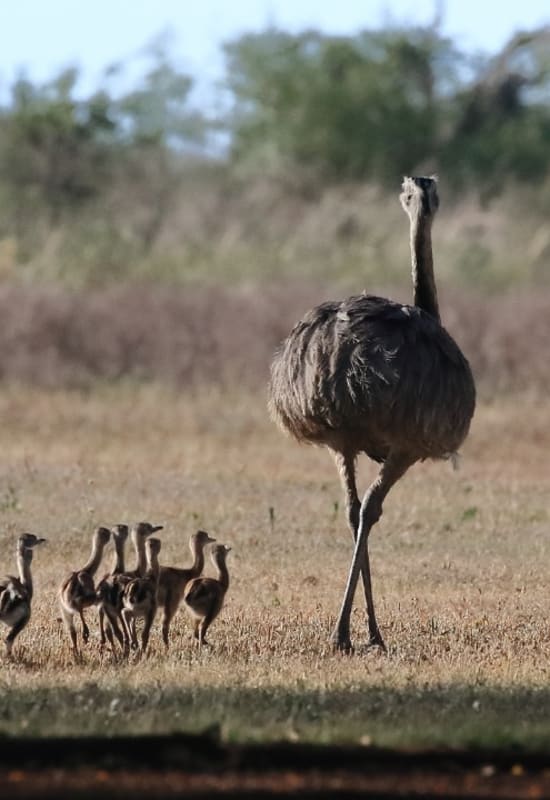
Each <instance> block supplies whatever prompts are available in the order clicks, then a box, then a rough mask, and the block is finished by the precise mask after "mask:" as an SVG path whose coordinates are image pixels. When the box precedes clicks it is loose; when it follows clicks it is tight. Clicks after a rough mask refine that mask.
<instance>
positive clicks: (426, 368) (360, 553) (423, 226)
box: [269, 177, 475, 652]
mask: <svg viewBox="0 0 550 800" xmlns="http://www.w3.org/2000/svg"><path fill="white" fill-rule="evenodd" d="M400 201H401V205H402V207H403V209H404V210H405V212H406V214H407V215H408V217H409V220H410V242H411V256H412V279H413V289H414V300H413V305H405V304H403V303H397V302H393V301H391V300H388V299H386V298H382V297H376V296H373V295H368V294H366V293H363V294H360V295H356V296H353V297H349V298H348V299H346V300H343V301H336V302H327V303H323V304H322V305H320V306H317V307H316V308H314V309H313V310H312V311H310V312H309V313H308V314H307V315H306V316H305V317H304V318H303V319H302V320H301V322H299V323H298V324H297V325H296V326H295V327H294V329H293V330H292V331H291V333H290V335H289V336H288V338H287V339H286V341H285V342H284V343H283V344H282V346H281V347H280V349H279V350H278V352H277V353H276V355H275V357H274V360H273V363H272V368H271V381H270V390H269V391H270V399H269V406H270V410H271V414H272V416H273V417H274V419H275V420H276V421H277V422H278V423H279V425H280V426H281V427H282V428H283V429H284V430H285V431H287V432H289V433H290V434H291V435H293V436H294V437H295V438H296V439H298V440H299V441H302V442H312V443H315V444H320V445H325V446H326V447H328V448H329V449H330V450H332V452H333V454H334V456H335V459H336V464H337V467H338V470H339V472H340V476H341V480H342V484H343V488H344V492H345V497H346V509H347V519H348V524H349V527H350V528H351V532H352V534H353V537H354V540H355V548H354V552H353V558H352V561H351V566H350V570H349V574H348V580H347V584H346V589H345V592H344V596H343V600H342V605H341V608H340V612H339V614H338V618H337V622H336V627H335V630H334V633H333V643H334V645H335V647H336V648H337V649H339V650H342V651H347V652H349V651H351V649H352V644H351V639H350V615H351V609H352V604H353V598H354V594H355V590H356V586H357V582H358V579H359V575H361V576H362V580H363V585H364V591H365V600H366V607H367V617H368V628H369V634H370V639H369V644H370V645H378V646H380V647H381V648H383V649H385V645H384V641H383V638H382V636H381V634H380V631H379V628H378V623H377V620H376V615H375V610H374V600H373V592H372V585H371V577H370V564H369V553H368V537H369V534H370V531H371V529H372V527H373V525H374V524H375V523H376V522H377V521H378V520H379V518H380V516H381V514H382V503H383V501H384V498H385V497H386V495H387V494H388V492H389V490H390V489H391V487H392V486H393V485H394V484H395V483H396V482H397V481H398V480H399V479H400V478H401V477H402V476H403V475H404V474H405V472H406V471H407V470H408V469H409V467H411V466H412V465H413V464H414V463H415V462H417V461H422V460H424V459H426V458H435V459H440V458H447V457H449V456H451V455H453V454H454V453H456V451H457V450H458V448H459V447H460V446H461V444H462V442H463V441H464V439H465V437H466V435H467V433H468V430H469V427H470V421H471V419H472V416H473V413H474V407H475V386H474V380H473V377H472V372H471V370H470V367H469V364H468V362H467V360H466V358H465V357H464V356H463V354H462V352H461V351H460V349H459V347H458V345H457V344H456V343H455V342H454V340H453V339H452V338H451V336H450V335H449V334H448V333H447V331H446V330H445V328H444V327H443V326H442V324H441V320H440V315H439V305H438V300H437V292H436V285H435V278H434V270H433V256H432V239H431V230H432V222H433V219H434V217H435V214H436V211H437V209H438V206H439V197H438V193H437V185H436V180H435V178H425V177H412V178H410V177H407V178H405V179H404V180H403V185H402V191H401V195H400ZM361 453H366V454H367V455H368V456H369V457H370V458H371V459H373V460H374V461H377V462H378V463H379V464H381V467H380V471H379V473H378V476H377V478H376V479H375V480H374V481H373V483H372V484H371V485H370V486H369V488H368V489H367V491H366V493H365V494H364V495H363V499H362V501H360V500H359V495H358V492H357V486H356V479H355V462H356V459H357V457H358V456H359V455H360V454H361Z"/></svg>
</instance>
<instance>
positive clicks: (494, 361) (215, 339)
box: [0, 268, 550, 399]
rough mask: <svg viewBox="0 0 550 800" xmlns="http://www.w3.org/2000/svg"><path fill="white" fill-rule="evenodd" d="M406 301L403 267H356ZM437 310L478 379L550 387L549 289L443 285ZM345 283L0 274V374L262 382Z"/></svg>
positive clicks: (497, 385)
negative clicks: (9, 278)
mask: <svg viewBox="0 0 550 800" xmlns="http://www.w3.org/2000/svg"><path fill="white" fill-rule="evenodd" d="M362 286H366V287H367V288H368V290H369V291H370V292H371V293H373V294H374V293H379V294H383V295H386V296H390V297H393V298H394V299H396V300H399V301H402V302H410V300H411V289H410V277H409V274H408V268H407V269H403V270H402V276H401V283H400V285H396V286H394V287H393V288H388V287H387V286H386V287H382V286H378V285H376V284H374V285H373V284H368V283H366V282H365V281H364V280H363V278H362V277H360V278H357V279H356V282H355V285H354V287H353V288H352V287H351V286H350V287H348V288H347V292H348V293H357V291H360V290H361V287H362ZM440 294H441V301H442V314H443V318H444V320H445V324H446V326H447V327H448V329H449V331H450V333H451V334H452V335H453V336H454V337H455V338H456V340H457V341H458V342H459V344H460V345H461V346H462V348H463V349H464V352H465V353H467V354H468V358H469V359H470V362H471V364H472V368H473V370H474V373H475V375H476V381H477V385H478V391H480V392H481V394H482V396H484V397H485V398H487V399H490V398H494V397H495V396H497V395H500V394H501V393H502V392H507V393H509V392H513V391H518V390H520V391H524V390H525V389H526V387H529V389H530V391H533V392H539V393H544V392H546V393H547V392H549V391H550V370H549V369H548V364H547V361H548V357H547V349H548V341H550V290H549V289H545V288H544V286H539V287H538V288H537V289H525V288H524V289H523V290H521V291H514V292H508V293H504V294H496V295H491V294H484V293H482V294H481V295H480V294H479V293H476V292H474V291H473V290H471V289H470V290H468V291H465V290H458V289H454V290H451V289H450V288H449V287H445V286H443V287H441V290H440ZM345 295H346V290H345V289H343V287H342V286H335V285H327V284H323V285H322V284H310V283H307V282H306V281H304V280H303V279H300V278H298V279H297V280H295V281H293V282H292V283H290V282H289V283H288V284H286V285H284V284H281V283H278V284H276V285H275V284H273V285H267V286H263V287H260V286H259V285H258V284H255V285H254V284H251V285H244V286H243V285H240V286H236V287H217V288H216V287H198V286H197V287H193V288H187V289H184V288H181V287H180V288H177V287H171V288H168V287H162V286H150V285H132V284H129V285H128V284H125V285H120V286H112V287H110V288H105V289H102V290H95V291H89V292H85V291H80V292H70V291H68V290H67V289H66V288H65V289H64V288H61V287H59V286H57V287H47V288H46V287H42V288H38V287H23V286H20V285H13V284H4V285H0V318H1V319H2V326H1V327H0V379H2V380H3V381H8V382H13V381H17V382H23V383H25V384H31V385H36V386H40V387H43V388H58V387H72V388H81V389H82V388H88V389H89V388H93V387H94V386H95V385H96V383H97V382H98V381H101V382H109V381H113V380H120V379H121V378H129V379H131V380H133V381H142V382H143V381H161V382H164V383H167V384H171V385H172V386H177V387H185V388H189V387H190V386H195V387H196V386H200V385H203V384H204V383H205V382H207V383H208V384H210V385H212V384H213V385H217V386H218V387H220V386H227V385H230V384H234V383H235V382H236V381H237V382H239V383H240V384H243V383H244V384H246V385H247V386H248V387H249V388H255V389H259V388H260V387H262V386H264V385H265V382H266V379H267V370H268V365H269V362H270V359H271V355H272V353H273V351H274V349H275V347H276V346H277V345H278V343H279V342H280V341H281V340H282V339H283V338H284V336H286V334H287V333H288V331H289V330H290V328H291V326H292V325H293V324H294V323H295V321H296V320H297V319H299V318H300V317H301V315H302V314H303V313H304V311H305V310H306V309H307V308H309V307H311V306H312V305H314V304H316V303H318V302H321V301H322V300H325V299H327V298H331V297H332V298H338V297H342V296H345Z"/></svg>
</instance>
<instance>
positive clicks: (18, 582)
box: [0, 533, 46, 658]
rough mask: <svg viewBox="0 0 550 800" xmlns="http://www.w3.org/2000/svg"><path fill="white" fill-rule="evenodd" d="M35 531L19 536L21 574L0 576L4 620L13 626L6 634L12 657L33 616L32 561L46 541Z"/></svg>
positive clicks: (0, 619)
mask: <svg viewBox="0 0 550 800" xmlns="http://www.w3.org/2000/svg"><path fill="white" fill-rule="evenodd" d="M45 541H46V539H43V538H42V537H40V536H35V535H34V533H22V534H21V536H20V537H19V538H18V540H17V550H16V558H17V570H18V572H19V577H18V578H16V577H14V576H13V575H7V576H6V577H5V578H2V579H0V622H3V623H4V625H7V626H8V628H10V632H9V633H8V635H7V636H6V640H5V641H6V655H7V656H8V658H11V651H12V647H13V643H14V641H15V639H16V637H17V636H19V634H20V633H21V631H22V630H23V628H24V627H25V626H26V625H27V623H28V621H29V620H30V618H31V601H32V595H33V582H32V575H31V562H32V557H33V552H34V548H35V547H36V546H37V545H39V544H42V543H43V542H45Z"/></svg>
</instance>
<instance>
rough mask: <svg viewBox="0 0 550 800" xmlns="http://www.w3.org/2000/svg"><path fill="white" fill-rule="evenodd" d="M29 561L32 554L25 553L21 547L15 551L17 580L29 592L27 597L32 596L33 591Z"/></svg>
mask: <svg viewBox="0 0 550 800" xmlns="http://www.w3.org/2000/svg"><path fill="white" fill-rule="evenodd" d="M31 561H32V555H30V554H27V555H25V551H24V550H23V549H22V550H18V551H17V569H18V571H19V580H20V581H21V583H22V584H23V586H24V587H25V589H26V590H27V592H28V593H29V598H30V597H32V592H33V585H32V575H31Z"/></svg>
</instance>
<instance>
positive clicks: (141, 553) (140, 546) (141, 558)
mask: <svg viewBox="0 0 550 800" xmlns="http://www.w3.org/2000/svg"><path fill="white" fill-rule="evenodd" d="M132 544H133V545H134V550H135V551H136V572H137V574H138V575H145V570H146V569H147V558H146V555H145V539H144V538H143V536H138V535H137V534H136V533H132Z"/></svg>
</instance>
